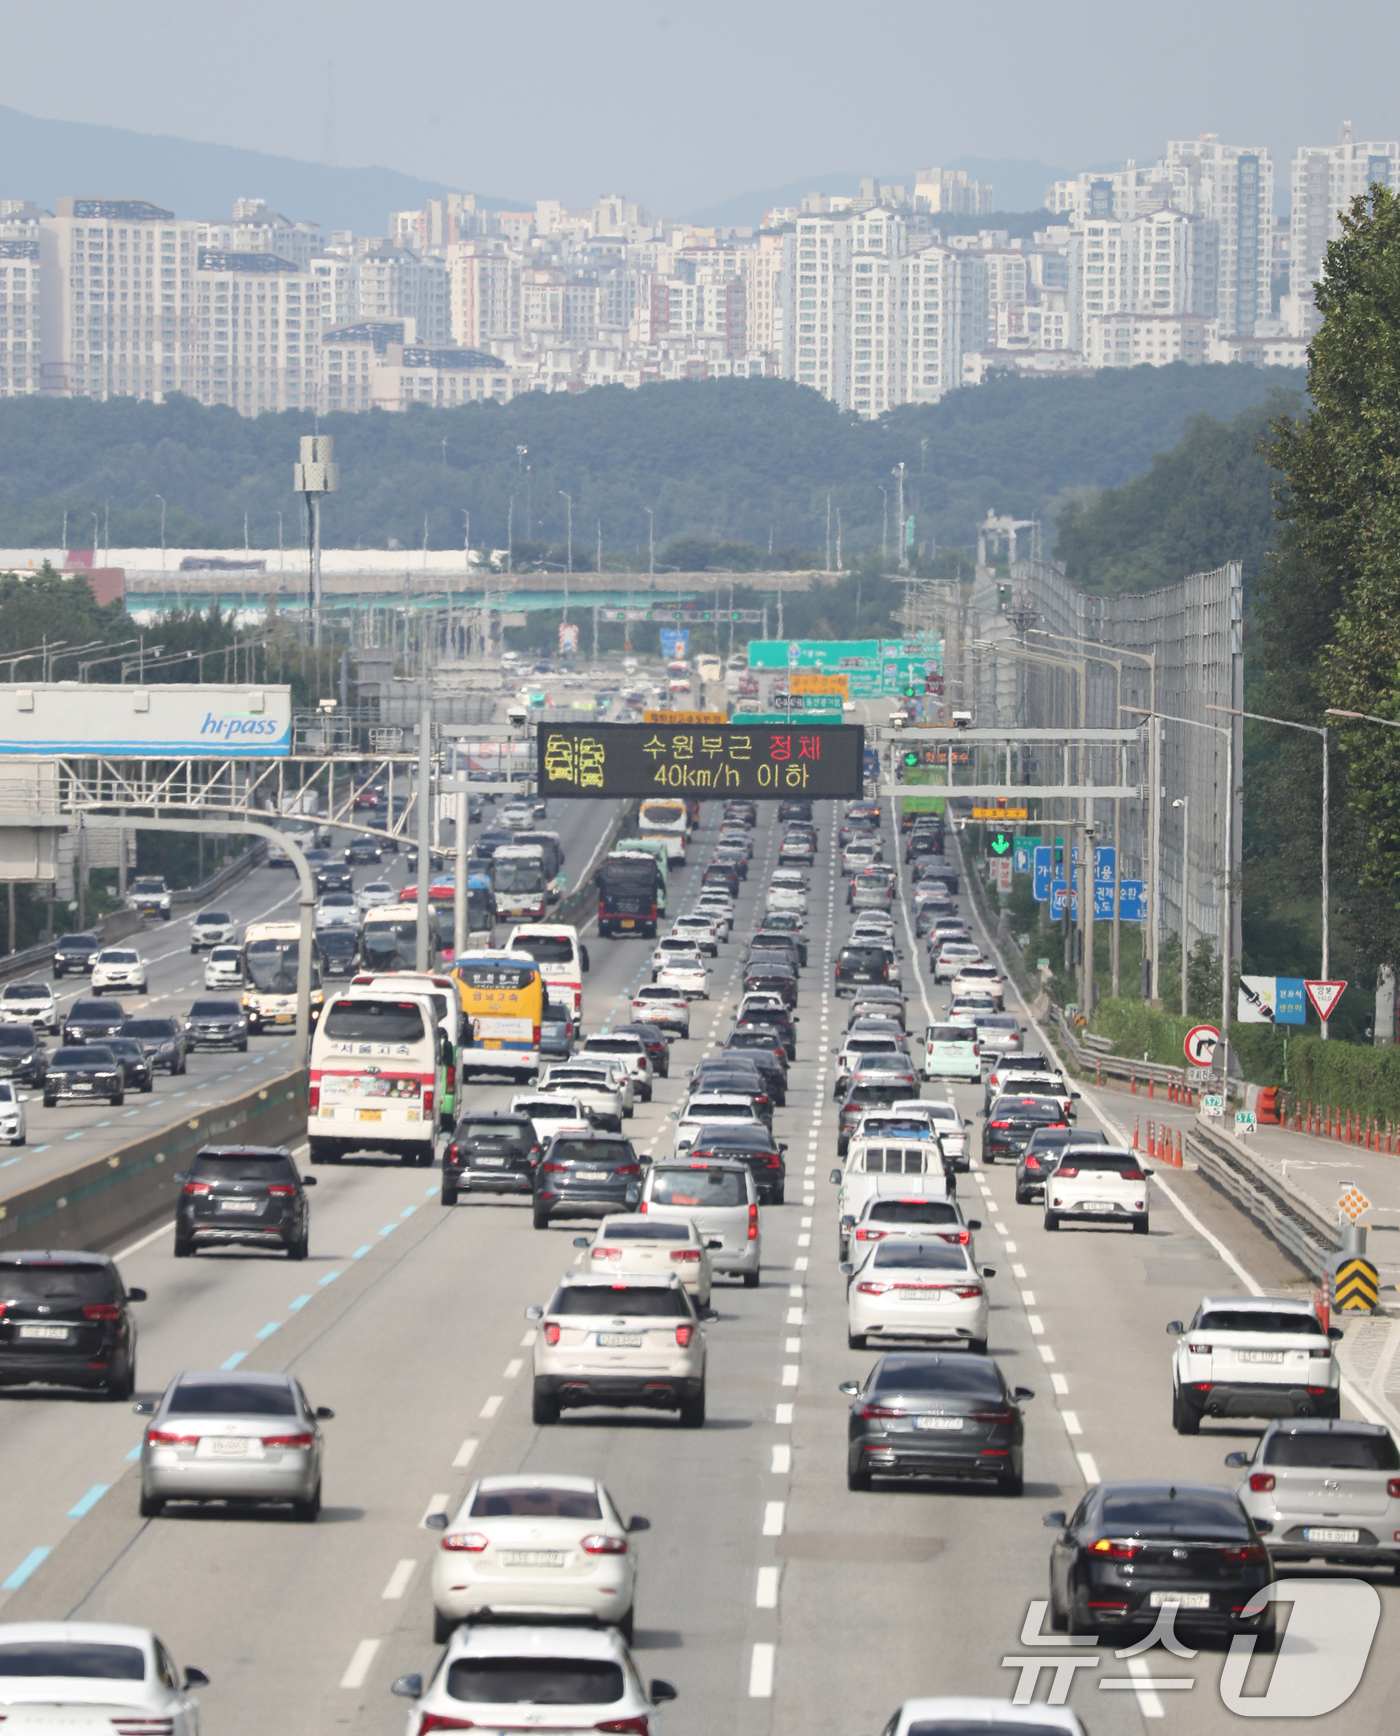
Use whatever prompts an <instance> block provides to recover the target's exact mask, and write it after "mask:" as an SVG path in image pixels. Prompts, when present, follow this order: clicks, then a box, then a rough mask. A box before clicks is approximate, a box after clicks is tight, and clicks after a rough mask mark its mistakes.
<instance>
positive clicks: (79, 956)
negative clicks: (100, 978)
mask: <svg viewBox="0 0 1400 1736" xmlns="http://www.w3.org/2000/svg"><path fill="white" fill-rule="evenodd" d="M101 951H102V942H101V941H100V940H99V939H98V938H97V936H96V935H95V934H88V933H86V932H84V933H82V934H65V935H64V937H63V939H62V940H60V941H59V943H58V945H57V946H56V947H55V948H54V954H53V974H54V975H55V976H56V977H64V976H91V975H92V967H93V966H94V965H95V964H96V963H97V955H98V953H99V952H101Z"/></svg>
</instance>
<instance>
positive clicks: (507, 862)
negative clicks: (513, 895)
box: [491, 851, 544, 952]
mask: <svg viewBox="0 0 1400 1736" xmlns="http://www.w3.org/2000/svg"><path fill="white" fill-rule="evenodd" d="M491 885H492V888H493V889H494V890H495V891H497V892H543V891H544V864H543V862H542V861H541V860H540V859H539V857H534V858H532V859H531V860H530V861H526V862H522V861H517V860H515V859H513V858H511V857H505V858H502V856H501V854H500V852H499V851H498V852H497V853H496V855H494V856H493V857H492V858H491ZM530 950H531V951H532V952H533V950H534V948H533V947H531V948H530Z"/></svg>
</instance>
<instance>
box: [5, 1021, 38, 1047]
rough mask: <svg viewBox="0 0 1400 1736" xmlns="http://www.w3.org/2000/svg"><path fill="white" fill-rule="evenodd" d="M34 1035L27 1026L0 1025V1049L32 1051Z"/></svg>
mask: <svg viewBox="0 0 1400 1736" xmlns="http://www.w3.org/2000/svg"><path fill="white" fill-rule="evenodd" d="M33 1047H34V1033H33V1031H31V1030H30V1028H29V1026H28V1025H0V1049H32V1048H33Z"/></svg>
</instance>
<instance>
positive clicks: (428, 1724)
mask: <svg viewBox="0 0 1400 1736" xmlns="http://www.w3.org/2000/svg"><path fill="white" fill-rule="evenodd" d="M475 1729H476V1725H475V1724H473V1723H472V1721H471V1719H470V1718H448V1717H446V1716H445V1715H444V1714H443V1713H442V1712H425V1713H424V1714H423V1717H422V1721H421V1722H420V1723H419V1726H418V1736H428V1732H429V1731H430V1730H475Z"/></svg>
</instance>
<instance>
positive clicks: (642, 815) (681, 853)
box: [637, 796, 690, 863]
mask: <svg viewBox="0 0 1400 1736" xmlns="http://www.w3.org/2000/svg"><path fill="white" fill-rule="evenodd" d="M637 831H638V833H639V834H640V836H641V837H643V838H660V839H661V840H662V841H663V842H664V843H665V845H666V856H667V859H668V860H669V861H671V862H679V863H683V862H684V861H685V843H686V839H687V838H688V837H689V836H690V816H689V814H688V813H687V812H686V806H685V803H684V802H683V801H681V800H680V799H679V798H678V797H676V796H649V797H647V799H646V800H645V801H644V802H643V803H642V805H641V808H640V810H639V812H638V814H637Z"/></svg>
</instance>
